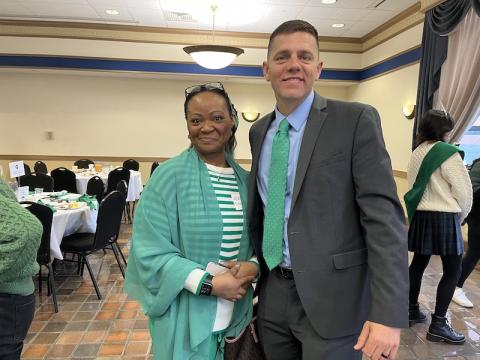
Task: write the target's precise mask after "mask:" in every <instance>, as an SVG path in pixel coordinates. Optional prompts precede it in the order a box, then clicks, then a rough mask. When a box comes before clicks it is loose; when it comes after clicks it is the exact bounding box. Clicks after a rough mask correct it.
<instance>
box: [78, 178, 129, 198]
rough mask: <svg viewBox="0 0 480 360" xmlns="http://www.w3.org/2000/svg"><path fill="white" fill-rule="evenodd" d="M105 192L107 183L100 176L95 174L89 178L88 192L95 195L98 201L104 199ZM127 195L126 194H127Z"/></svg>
mask: <svg viewBox="0 0 480 360" xmlns="http://www.w3.org/2000/svg"><path fill="white" fill-rule="evenodd" d="M104 192H105V184H104V183H103V180H102V179H101V178H100V177H99V176H94V177H92V178H90V179H89V180H88V183H87V194H88V195H91V196H95V197H96V198H97V201H98V203H99V204H100V201H102V199H103V193H104ZM125 196H126V195H125Z"/></svg>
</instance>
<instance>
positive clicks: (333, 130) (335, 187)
mask: <svg viewBox="0 0 480 360" xmlns="http://www.w3.org/2000/svg"><path fill="white" fill-rule="evenodd" d="M274 116H275V113H274V112H273V113H271V114H269V115H266V116H265V117H263V118H262V119H260V120H259V121H257V122H256V123H255V124H254V125H253V126H252V128H251V130H250V146H251V151H252V170H251V174H250V185H249V208H248V219H249V234H250V238H251V239H252V241H253V244H254V247H255V250H256V253H257V256H258V258H259V261H260V264H261V271H262V278H261V280H260V284H259V286H261V284H262V282H263V281H264V280H265V279H266V277H268V269H267V267H266V265H265V261H264V259H263V256H262V233H263V218H264V216H263V206H262V202H261V199H260V196H259V193H258V189H257V182H256V177H257V172H258V160H259V156H260V151H261V147H262V143H263V139H264V138H265V134H266V132H267V129H268V127H269V125H270V123H271V121H272V120H273V118H274ZM287 228H288V237H289V247H290V257H291V262H292V269H293V272H294V277H295V284H296V287H297V291H298V294H299V296H300V299H301V301H302V304H303V306H304V309H305V312H306V314H307V317H308V319H309V320H310V322H311V324H312V325H313V327H314V328H315V330H316V331H317V332H318V334H319V335H320V336H322V337H324V338H334V337H340V336H346V335H350V334H354V333H358V332H359V331H360V330H361V327H362V326H363V323H364V321H365V320H371V321H374V322H377V323H381V324H384V325H388V326H393V327H407V326H408V291H409V289H408V260H407V230H406V229H407V228H406V224H405V217H404V214H403V210H402V207H401V205H400V202H399V200H398V197H397V192H396V186H395V182H394V179H393V175H392V167H391V163H390V158H389V156H388V153H387V151H386V149H385V144H384V141H383V136H382V131H381V126H380V117H379V115H378V113H377V111H376V110H375V109H374V108H373V107H371V106H368V105H364V104H359V103H346V102H341V101H334V100H327V99H325V98H322V97H321V96H319V95H318V94H315V98H314V101H313V105H312V108H311V110H310V114H309V116H308V121H307V124H306V128H305V133H304V136H303V140H302V145H301V149H300V154H299V160H298V165H297V172H296V177H295V182H294V189H293V194H292V206H291V213H290V219H289V222H288V227H287ZM260 301H261V298H260Z"/></svg>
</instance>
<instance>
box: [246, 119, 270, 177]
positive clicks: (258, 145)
mask: <svg viewBox="0 0 480 360" xmlns="http://www.w3.org/2000/svg"><path fill="white" fill-rule="evenodd" d="M273 119H275V111H273V112H272V113H270V114H268V115H267V116H266V121H264V122H263V123H260V128H259V129H258V132H259V136H260V139H259V140H258V141H256V142H255V148H252V156H253V157H252V168H251V169H250V174H251V175H250V177H252V178H254V179H256V178H257V171H258V160H259V158H260V152H261V150H262V145H263V141H264V140H265V135H266V134H267V131H268V128H269V127H270V124H271V122H272V121H273Z"/></svg>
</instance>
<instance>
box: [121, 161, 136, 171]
mask: <svg viewBox="0 0 480 360" xmlns="http://www.w3.org/2000/svg"><path fill="white" fill-rule="evenodd" d="M123 167H124V168H125V169H128V170H135V171H138V169H139V168H140V164H139V163H138V161H137V160H135V159H128V160H125V161H124V162H123Z"/></svg>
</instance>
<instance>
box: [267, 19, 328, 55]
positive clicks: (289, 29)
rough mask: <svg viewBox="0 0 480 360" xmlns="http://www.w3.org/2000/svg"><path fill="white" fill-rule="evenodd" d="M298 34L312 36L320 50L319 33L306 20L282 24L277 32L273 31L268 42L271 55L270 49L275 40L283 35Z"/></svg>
mask: <svg viewBox="0 0 480 360" xmlns="http://www.w3.org/2000/svg"><path fill="white" fill-rule="evenodd" d="M296 32H305V33H308V34H311V35H312V36H313V37H314V38H315V40H316V41H317V48H320V45H319V43H318V32H317V29H315V27H314V26H313V25H312V24H310V23H309V22H307V21H305V20H289V21H285V22H284V23H282V24H280V25H279V26H278V27H277V28H276V29H275V30H273V32H272V34H271V35H270V39H269V40H268V53H269V54H270V49H271V47H272V43H273V40H274V39H275V38H276V37H277V36H278V35H282V34H293V33H296Z"/></svg>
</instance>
